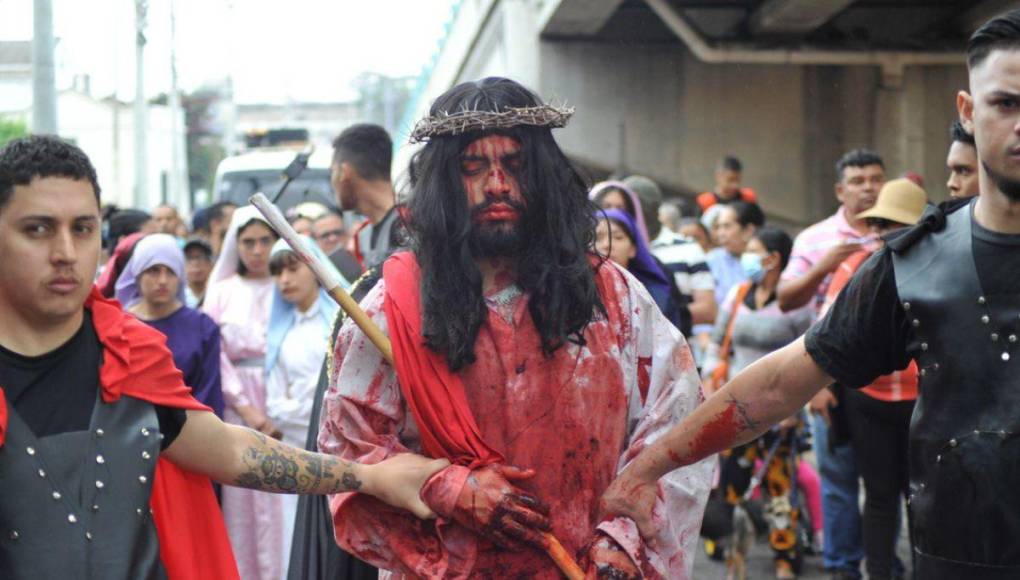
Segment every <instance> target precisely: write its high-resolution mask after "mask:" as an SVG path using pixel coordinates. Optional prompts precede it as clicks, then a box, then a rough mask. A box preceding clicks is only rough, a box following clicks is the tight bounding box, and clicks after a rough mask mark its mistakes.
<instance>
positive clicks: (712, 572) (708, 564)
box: [694, 506, 910, 580]
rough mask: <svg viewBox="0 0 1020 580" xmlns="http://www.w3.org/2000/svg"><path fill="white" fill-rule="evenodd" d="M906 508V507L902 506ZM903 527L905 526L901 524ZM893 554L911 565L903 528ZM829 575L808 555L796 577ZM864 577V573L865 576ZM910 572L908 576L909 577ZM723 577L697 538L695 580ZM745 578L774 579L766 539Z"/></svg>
mask: <svg viewBox="0 0 1020 580" xmlns="http://www.w3.org/2000/svg"><path fill="white" fill-rule="evenodd" d="M904 507H906V506H904ZM904 527H905V526H904ZM896 553H897V554H898V555H899V557H900V560H901V561H903V562H905V563H906V564H907V566H908V567H909V566H910V542H909V541H908V539H907V536H906V531H905V530H904V531H903V532H901V534H900V539H899V542H898V543H897V546H896ZM861 572H862V573H863V572H864V564H863V563H862V564H861ZM829 577H830V575H829V574H827V573H826V572H825V571H824V570H823V568H822V557H821V555H818V556H808V557H807V558H805V560H804V570H803V571H802V573H801V575H800V576H798V578H801V579H804V580H823V579H824V580H828V578H829ZM865 577H866V576H865ZM909 577H910V576H909V574H908V575H907V578H909ZM724 578H726V564H725V563H723V562H715V561H712V560H709V559H708V556H706V555H705V551H704V549H703V544H702V543H701V542H700V541H699V543H698V553H697V555H696V556H695V558H694V580H723V579H724ZM747 578H748V580H769V579H771V578H775V568H774V564H773V563H772V550H771V549H770V548H769V545H768V539H767V538H764V537H762V538H759V539H758V540H757V541H756V542H755V543H754V546H753V547H752V548H751V553H750V554H749V555H748V558H747Z"/></svg>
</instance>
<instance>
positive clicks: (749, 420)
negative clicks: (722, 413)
mask: <svg viewBox="0 0 1020 580" xmlns="http://www.w3.org/2000/svg"><path fill="white" fill-rule="evenodd" d="M727 402H728V403H729V404H730V405H733V409H734V410H735V411H736V412H737V416H738V417H739V418H740V419H739V420H740V423H741V425H740V426H741V427H742V428H743V429H744V430H747V431H755V430H757V429H758V427H759V426H760V425H761V422H760V421H757V420H755V419H754V417H751V411H750V409H749V407H748V405H747V403H742V402H740V401H738V400H737V399H736V397H734V396H733V395H730V398H729V401H727Z"/></svg>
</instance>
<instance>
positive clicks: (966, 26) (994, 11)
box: [960, 0, 1016, 34]
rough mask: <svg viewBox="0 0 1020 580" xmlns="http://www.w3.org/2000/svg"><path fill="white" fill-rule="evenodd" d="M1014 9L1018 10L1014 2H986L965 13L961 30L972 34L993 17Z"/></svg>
mask: <svg viewBox="0 0 1020 580" xmlns="http://www.w3.org/2000/svg"><path fill="white" fill-rule="evenodd" d="M1013 8H1016V2H1015V1H1014V0H985V1H984V2H981V3H979V4H976V5H975V6H973V7H971V9H970V10H968V11H966V12H964V13H963V16H961V17H960V30H962V31H964V32H966V33H967V34H971V33H973V32H974V31H975V30H977V29H978V28H980V27H981V25H982V24H984V23H985V22H988V21H989V20H991V19H992V17H993V16H996V15H999V14H1002V13H1003V12H1006V11H1007V10H1012V9H1013Z"/></svg>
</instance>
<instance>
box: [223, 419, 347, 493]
mask: <svg viewBox="0 0 1020 580" xmlns="http://www.w3.org/2000/svg"><path fill="white" fill-rule="evenodd" d="M247 435H248V436H249V437H250V438H251V441H250V442H249V444H248V446H247V447H246V448H245V450H244V453H243V455H242V457H241V463H242V464H243V468H242V472H241V473H240V474H239V475H238V476H237V477H236V478H235V479H234V483H235V485H237V486H239V487H246V488H248V489H257V490H260V491H269V492H276V493H311V494H326V493H340V492H344V491H357V490H358V489H359V488H361V481H360V480H359V479H358V478H357V476H356V475H355V474H354V467H353V464H351V463H349V462H346V461H343V460H341V459H339V458H337V457H333V456H330V455H324V454H321V453H312V452H310V451H305V450H303V449H297V448H295V447H291V446H289V445H285V444H283V443H280V442H279V441H276V440H275V439H270V438H268V437H266V436H265V435H263V434H262V433H258V432H257V431H252V430H250V429H249V430H248V432H247Z"/></svg>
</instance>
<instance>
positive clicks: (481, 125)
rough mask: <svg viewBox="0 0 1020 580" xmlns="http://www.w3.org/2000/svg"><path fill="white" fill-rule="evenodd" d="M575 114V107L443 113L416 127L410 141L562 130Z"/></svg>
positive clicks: (547, 106)
mask: <svg viewBox="0 0 1020 580" xmlns="http://www.w3.org/2000/svg"><path fill="white" fill-rule="evenodd" d="M573 114H574V107H565V106H564V107H557V106H554V105H540V106H538V107H507V108H506V109H503V110H502V111H459V112H456V113H447V112H446V111H442V112H440V113H438V114H436V115H432V116H430V117H425V118H424V119H422V120H421V121H418V122H417V123H415V125H414V130H413V131H411V138H410V141H411V143H424V142H426V141H428V140H429V139H431V138H432V137H441V136H444V135H463V134H464V133H470V132H471V131H486V130H492V129H509V128H511V127H519V126H521V125H529V126H532V127H549V128H550V129H558V128H560V127H566V126H567V122H568V121H569V120H570V117H571V116H573Z"/></svg>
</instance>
